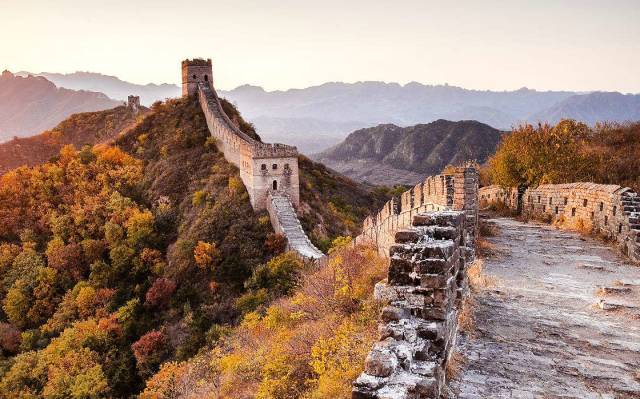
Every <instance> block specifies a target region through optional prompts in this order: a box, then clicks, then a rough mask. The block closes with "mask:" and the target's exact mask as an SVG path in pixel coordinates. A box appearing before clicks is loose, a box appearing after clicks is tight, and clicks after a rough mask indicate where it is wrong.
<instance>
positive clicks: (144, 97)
mask: <svg viewBox="0 0 640 399" xmlns="http://www.w3.org/2000/svg"><path fill="white" fill-rule="evenodd" d="M16 75H19V76H27V75H34V76H43V77H45V78H47V80H49V81H51V82H53V83H54V84H55V85H56V86H58V87H64V88H67V89H71V90H90V91H99V92H101V93H104V94H106V95H107V96H109V97H111V98H114V99H116V100H122V101H126V99H127V97H128V96H129V95H132V94H133V95H136V96H139V97H140V102H141V103H142V104H143V105H151V104H152V103H154V102H155V101H158V100H164V99H166V98H174V97H179V96H180V93H181V91H180V88H179V87H178V86H176V85H172V84H168V83H163V84H153V83H150V84H146V85H139V84H135V83H129V82H125V81H124V80H120V79H119V78H117V77H115V76H109V75H103V74H100V73H94V72H74V73H68V74H62V73H50V72H41V73H31V72H24V71H22V72H17V73H16Z"/></svg>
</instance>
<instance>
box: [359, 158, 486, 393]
mask: <svg viewBox="0 0 640 399" xmlns="http://www.w3.org/2000/svg"><path fill="white" fill-rule="evenodd" d="M449 177H450V180H451V184H449V185H448V184H447V181H448V180H449ZM443 180H444V182H445V186H444V187H445V189H444V190H439V191H437V192H436V193H435V194H433V196H430V197H426V198H428V199H430V200H433V201H434V203H430V202H428V201H429V200H427V202H425V197H424V196H422V195H418V194H419V193H420V192H422V193H424V186H423V187H418V186H420V185H418V186H416V187H414V188H413V189H411V190H409V192H408V193H409V194H407V193H405V194H403V196H402V198H403V200H404V203H405V204H406V207H405V209H404V212H403V211H402V210H401V209H402V206H400V207H398V208H400V212H396V213H393V212H389V211H387V210H386V209H383V210H382V212H381V215H382V216H381V215H378V218H377V219H378V220H380V221H382V222H383V223H382V224H381V225H380V226H379V227H380V228H378V229H375V231H377V232H378V237H380V236H384V237H385V238H384V240H383V241H381V244H382V243H384V244H386V243H387V242H388V241H389V240H388V238H387V236H391V235H393V240H392V241H393V242H392V243H391V244H390V245H389V247H387V248H385V249H386V251H387V253H388V254H389V256H390V265H389V274H388V278H387V280H386V281H383V282H380V283H378V284H376V288H375V292H374V295H375V297H376V298H377V299H379V300H382V301H384V302H385V304H386V306H385V307H384V308H383V310H382V316H381V317H382V321H381V324H380V325H379V327H378V332H379V341H378V342H376V343H375V344H374V346H373V349H372V350H371V352H369V354H368V356H367V358H366V360H365V370H364V372H363V373H362V374H360V376H359V377H358V378H357V379H356V381H354V383H353V391H352V398H353V399H373V398H377V399H383V398H397V399H403V398H406V399H410V398H411V399H414V398H438V397H439V396H440V393H441V391H442V389H443V387H444V386H445V384H446V376H445V374H446V373H445V369H446V366H447V362H448V361H449V357H450V354H451V351H452V349H453V347H454V346H455V342H456V335H457V329H458V322H457V320H458V311H459V309H460V307H461V305H462V303H463V299H464V298H465V297H466V295H468V286H467V277H466V268H467V266H468V264H469V263H470V262H471V261H473V259H474V255H475V254H474V245H475V235H476V230H477V190H478V175H477V172H476V170H475V169H473V168H458V169H456V171H455V172H454V173H453V174H451V175H447V176H444V179H443ZM434 181H435V182H438V183H441V182H442V176H435V177H432V178H427V180H426V181H425V183H427V182H434ZM456 181H457V182H456ZM447 187H449V189H447ZM411 193H413V194H411ZM428 193H429V191H428V190H427V194H428ZM449 194H451V195H449ZM411 198H413V201H414V202H413V203H412V202H411V201H412V200H411ZM418 198H419V199H420V200H419V201H416V199H418ZM436 201H441V203H438V202H436ZM445 201H446V202H445ZM401 202H402V201H401ZM447 204H448V205H447ZM410 205H411V206H410ZM431 205H433V206H434V207H437V208H438V209H442V210H437V211H425V208H424V207H425V206H427V207H428V208H429V207H430V206H431ZM388 206H389V204H387V205H385V208H387V207H388ZM453 208H459V209H458V210H453ZM391 210H393V208H391ZM393 215H396V216H401V217H396V218H395V219H393V223H392V222H389V223H388V224H387V220H388V219H389V218H393ZM380 216H381V217H380ZM400 226H401V227H400ZM366 237H369V236H366ZM369 241H371V240H369ZM363 242H367V241H363Z"/></svg>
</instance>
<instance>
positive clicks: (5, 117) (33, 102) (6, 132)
mask: <svg viewBox="0 0 640 399" xmlns="http://www.w3.org/2000/svg"><path fill="white" fill-rule="evenodd" d="M118 105H122V102H120V101H115V100H112V99H110V98H108V97H107V96H106V95H104V94H103V93H98V92H91V91H86V90H82V91H77V90H70V89H66V88H59V87H56V85H55V84H53V83H52V82H50V81H48V80H47V79H45V78H43V77H35V76H29V77H20V76H16V75H14V74H12V73H11V72H9V71H4V72H3V73H2V75H0V140H6V139H9V138H11V137H12V136H29V135H33V134H37V133H40V132H42V131H44V130H47V129H49V128H51V127H53V126H55V125H56V124H57V123H59V122H60V121H62V120H63V119H65V118H67V117H69V116H70V115H71V114H74V113H78V112H91V111H99V110H104V109H108V108H113V107H116V106H118Z"/></svg>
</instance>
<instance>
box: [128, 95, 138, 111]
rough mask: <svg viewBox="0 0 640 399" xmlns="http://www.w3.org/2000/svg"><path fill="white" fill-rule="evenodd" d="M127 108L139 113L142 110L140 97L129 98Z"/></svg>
mask: <svg viewBox="0 0 640 399" xmlns="http://www.w3.org/2000/svg"><path fill="white" fill-rule="evenodd" d="M127 107H128V108H131V109H132V110H133V111H134V112H138V111H139V110H140V97H139V96H129V97H128V98H127Z"/></svg>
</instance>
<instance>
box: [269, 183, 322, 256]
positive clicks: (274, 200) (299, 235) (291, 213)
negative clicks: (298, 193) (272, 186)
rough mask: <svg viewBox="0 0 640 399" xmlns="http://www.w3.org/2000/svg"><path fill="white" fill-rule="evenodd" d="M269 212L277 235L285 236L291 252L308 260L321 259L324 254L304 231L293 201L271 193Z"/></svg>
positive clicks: (284, 196) (281, 194) (276, 193)
mask: <svg viewBox="0 0 640 399" xmlns="http://www.w3.org/2000/svg"><path fill="white" fill-rule="evenodd" d="M268 203H269V204H268V207H267V208H268V210H269V215H270V216H271V220H272V224H273V225H274V228H275V230H276V232H277V233H280V234H282V235H284V236H285V238H286V239H287V245H288V247H289V249H290V250H292V251H296V252H297V253H298V254H300V256H302V257H304V258H307V259H314V260H317V259H321V258H324V256H325V255H324V254H323V253H322V251H320V250H319V249H318V248H316V247H315V246H314V245H313V244H312V243H311V240H309V237H307V235H306V234H305V232H304V230H303V229H302V225H301V224H300V221H299V220H298V216H297V215H296V211H295V209H294V207H293V205H292V204H291V200H289V197H287V196H286V195H285V194H283V193H278V192H271V193H269V200H268Z"/></svg>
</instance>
